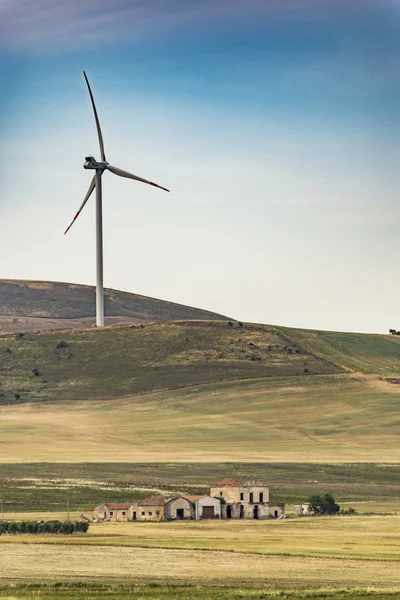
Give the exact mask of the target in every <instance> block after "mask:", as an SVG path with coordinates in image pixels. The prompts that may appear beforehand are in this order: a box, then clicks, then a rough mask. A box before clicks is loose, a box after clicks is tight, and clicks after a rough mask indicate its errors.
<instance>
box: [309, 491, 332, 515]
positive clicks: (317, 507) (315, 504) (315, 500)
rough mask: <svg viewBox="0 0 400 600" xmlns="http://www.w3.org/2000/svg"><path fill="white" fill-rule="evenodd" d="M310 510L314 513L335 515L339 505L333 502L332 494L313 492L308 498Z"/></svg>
mask: <svg viewBox="0 0 400 600" xmlns="http://www.w3.org/2000/svg"><path fill="white" fill-rule="evenodd" d="M308 502H309V503H310V512H311V513H312V514H314V515H336V514H337V513H338V512H339V511H340V506H339V504H337V503H336V502H335V498H334V497H333V495H332V494H323V495H321V494H314V495H313V496H310V498H309V499H308Z"/></svg>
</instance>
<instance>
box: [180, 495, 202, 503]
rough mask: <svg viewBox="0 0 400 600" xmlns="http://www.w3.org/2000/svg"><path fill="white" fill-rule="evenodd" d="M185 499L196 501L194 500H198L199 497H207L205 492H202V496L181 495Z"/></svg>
mask: <svg viewBox="0 0 400 600" xmlns="http://www.w3.org/2000/svg"><path fill="white" fill-rule="evenodd" d="M183 497H184V498H186V500H189V501H190V502H196V500H200V498H207V497H208V496H207V494H203V495H202V496H183Z"/></svg>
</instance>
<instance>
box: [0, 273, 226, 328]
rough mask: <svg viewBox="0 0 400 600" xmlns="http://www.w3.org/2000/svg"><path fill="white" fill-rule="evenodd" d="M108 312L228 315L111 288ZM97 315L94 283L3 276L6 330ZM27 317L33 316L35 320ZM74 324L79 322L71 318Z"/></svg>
mask: <svg viewBox="0 0 400 600" xmlns="http://www.w3.org/2000/svg"><path fill="white" fill-rule="evenodd" d="M105 314H106V316H107V317H114V318H115V317H119V318H121V319H122V320H124V319H136V320H140V321H171V320H176V319H213V320H218V319H225V318H226V317H223V316H221V315H219V314H216V313H212V312H209V311H206V310H200V309H198V308H192V307H190V306H183V305H181V304H175V303H173V302H166V301H164V300H157V299H155V298H148V297H146V296H139V295H138V294H130V293H128V292H120V291H117V290H110V289H106V290H105ZM94 315H95V288H94V287H93V286H88V285H77V284H72V283H58V282H52V281H22V280H5V279H0V327H1V326H2V327H3V329H2V330H3V331H9V330H10V329H11V328H12V330H14V331H19V330H21V331H23V330H25V329H27V328H28V327H29V328H30V329H33V328H35V327H36V328H37V329H40V328H41V327H40V326H41V325H42V323H40V322H39V323H37V322H35V319H88V318H90V317H92V318H93V317H94ZM7 317H8V319H6V318H7ZM9 317H11V321H10V319H9ZM1 319H3V322H2V321H1ZM27 319H33V321H32V323H30V321H29V320H27ZM78 324H79V323H78ZM37 325H39V327H37ZM56 325H57V324H56ZM73 325H75V323H74V322H72V321H71V326H73ZM85 325H86V324H85V323H84V324H82V325H81V327H84V326H85ZM60 326H61V327H62V326H63V324H62V323H61V324H60Z"/></svg>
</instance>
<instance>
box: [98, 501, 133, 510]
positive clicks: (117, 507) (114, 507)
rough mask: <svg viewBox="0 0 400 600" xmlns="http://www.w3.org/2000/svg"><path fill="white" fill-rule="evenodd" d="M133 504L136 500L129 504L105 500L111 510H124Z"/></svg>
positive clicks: (106, 505)
mask: <svg viewBox="0 0 400 600" xmlns="http://www.w3.org/2000/svg"><path fill="white" fill-rule="evenodd" d="M132 504H134V502H130V503H129V504H121V503H119V502H105V503H104V506H105V507H106V508H108V509H109V510H121V509H122V510H123V509H124V508H129V507H130V506H132Z"/></svg>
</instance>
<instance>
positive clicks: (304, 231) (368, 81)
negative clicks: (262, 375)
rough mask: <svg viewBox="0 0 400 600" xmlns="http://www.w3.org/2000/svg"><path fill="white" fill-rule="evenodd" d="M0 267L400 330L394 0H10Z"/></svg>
mask: <svg viewBox="0 0 400 600" xmlns="http://www.w3.org/2000/svg"><path fill="white" fill-rule="evenodd" d="M0 53H1V58H0V86H1V94H0V163H1V171H0V173H1V175H0V256H1V269H0V277H2V278H18V279H45V280H58V281H72V282H77V283H86V284H93V283H94V281H95V262H94V261H95V254H94V251H95V238H94V231H95V220H94V198H93V199H91V201H90V202H89V203H88V204H87V206H86V207H85V210H84V212H83V213H82V215H81V216H80V218H79V219H78V221H77V222H76V223H75V225H74V226H73V228H72V229H71V230H70V232H69V233H68V235H66V236H64V235H63V232H64V230H65V228H66V227H67V225H68V224H69V222H70V221H71V219H72V217H73V215H74V214H75V212H76V210H77V209H78V207H79V205H80V204H81V202H82V199H83V197H84V195H85V193H86V190H87V187H88V185H89V181H90V178H91V173H90V172H87V171H85V170H84V169H83V168H82V163H83V160H84V157H85V156H88V155H90V154H93V155H94V156H95V157H97V158H99V149H98V144H97V138H96V130H95V125H94V119H93V114H92V111H91V106H90V102H89V98H88V94H87V90H86V87H85V82H84V79H83V76H82V69H85V70H86V71H87V73H88V76H89V79H90V82H91V85H92V88H93V92H94V95H95V99H96V102H97V108H98V111H99V116H100V120H101V124H102V128H103V135H104V141H105V150H106V156H107V159H108V160H109V161H110V162H111V164H115V165H117V166H120V167H122V168H125V169H128V170H130V171H133V172H134V173H136V174H138V175H141V176H142V177H146V178H149V179H152V180H153V181H156V182H158V183H160V184H161V185H163V186H165V187H168V188H170V189H171V193H170V194H166V193H165V192H162V191H160V190H157V189H155V188H151V187H149V186H145V185H142V184H140V183H136V182H133V181H130V180H126V179H121V178H118V177H115V176H113V175H111V174H110V173H106V174H105V175H104V177H103V185H104V197H103V202H104V239H105V285H106V286H107V287H112V288H116V289H122V290H127V291H131V292H136V293H140V294H145V295H149V296H154V297H158V298H162V299H165V300H171V301H175V302H180V303H183V304H189V305H193V306H198V307H201V308H206V309H210V310H214V311H218V312H221V313H224V314H227V315H230V316H232V317H233V318H237V319H240V320H244V321H258V322H263V323H271V324H281V325H291V326H298V327H307V328H318V329H338V330H352V331H367V332H386V331H387V330H388V329H389V328H390V327H395V328H398V329H400V277H399V272H398V261H399V249H400V239H399V232H400V224H399V219H400V208H399V206H400V204H399V203H400V197H399V191H400V176H399V161H400V152H399V144H400V135H399V134H400V3H399V1H398V0H342V1H340V0H247V1H246V2H245V1H244V0H242V1H239V0H203V1H201V2H200V1H199V0H114V1H110V0H107V1H106V0H85V1H84V2H82V1H79V2H78V0H69V1H65V2H62V1H61V0H0Z"/></svg>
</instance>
